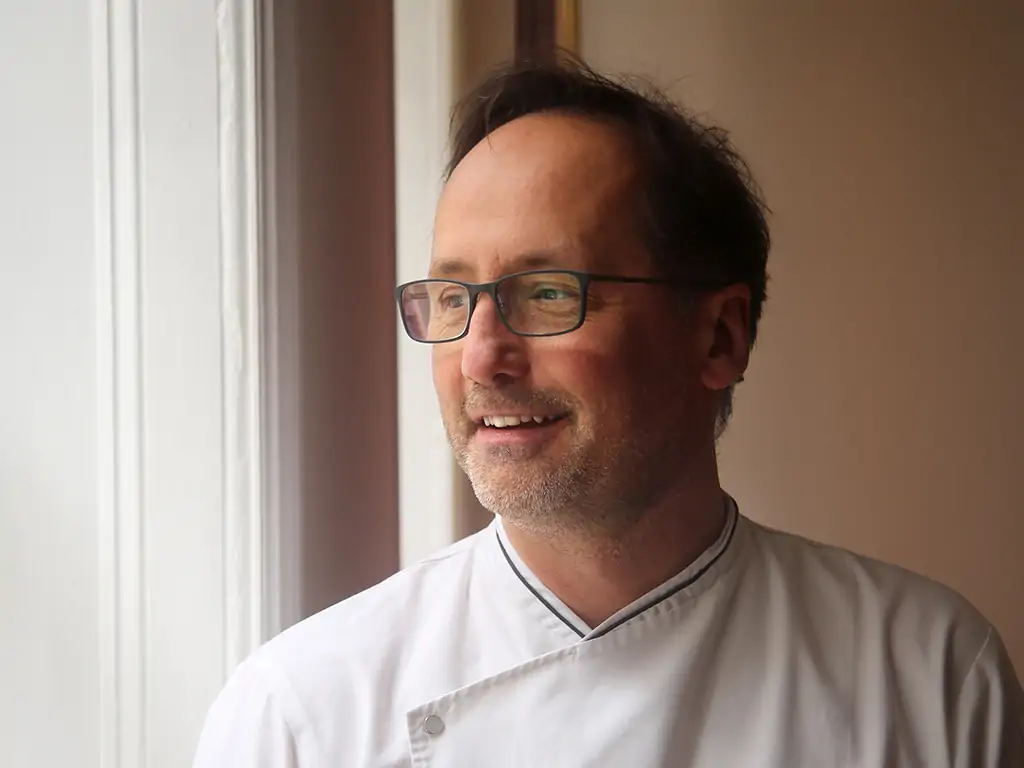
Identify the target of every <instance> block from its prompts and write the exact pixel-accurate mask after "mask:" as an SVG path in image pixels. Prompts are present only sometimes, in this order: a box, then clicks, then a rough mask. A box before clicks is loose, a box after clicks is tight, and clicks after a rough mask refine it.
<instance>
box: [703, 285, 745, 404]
mask: <svg viewBox="0 0 1024 768" xmlns="http://www.w3.org/2000/svg"><path fill="white" fill-rule="evenodd" d="M698 317H699V323H700V331H699V334H698V338H699V342H700V349H699V350H698V351H699V353H700V370H701V381H702V383H703V384H704V386H705V387H707V388H708V389H709V390H712V391H721V390H723V389H726V388H728V387H730V386H732V385H733V384H735V383H736V382H738V381H740V380H741V379H742V378H743V372H744V371H746V369H747V363H749V362H750V288H748V287H747V286H745V285H742V284H738V285H731V286H729V287H728V288H723V289H721V290H719V291H715V292H714V293H711V294H708V295H706V296H705V297H704V298H703V299H702V300H701V302H700V304H699V308H698Z"/></svg>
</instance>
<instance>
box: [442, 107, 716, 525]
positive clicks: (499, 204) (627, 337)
mask: <svg viewBox="0 0 1024 768" xmlns="http://www.w3.org/2000/svg"><path fill="white" fill-rule="evenodd" d="M636 201H637V179H636V174H635V171H634V164H633V162H632V159H631V154H630V151H629V148H628V146H627V144H626V143H625V140H624V139H623V138H622V137H621V136H620V135H619V134H618V133H617V132H616V131H615V130H614V129H613V128H611V127H609V126H605V125H602V124H598V123H595V122H592V121H588V120H585V119H582V118H576V117H569V116H559V115H531V116H528V117H524V118H520V119H518V120H515V121H513V122H511V123H509V124H507V125H505V126H503V127H502V128H500V129H498V130H497V131H495V132H494V133H493V134H492V135H491V136H490V138H489V139H488V140H485V141H483V142H481V143H480V144H479V145H478V146H476V147H475V148H474V149H473V150H472V151H471V152H470V153H469V154H468V155H467V156H466V157H465V159H464V160H463V161H462V162H461V163H460V164H459V166H458V167H457V168H456V170H455V172H454V173H453V175H452V177H451V179H450V181H449V182H448V184H447V186H446V187H445V190H444V192H443V194H442V197H441V201H440V204H439V206H438V210H437V217H436V221H435V234H434V247H433V257H432V260H431V269H430V274H431V276H432V277H449V278H453V279H457V280H464V281H468V282H486V281H491V280H495V279H497V278H499V277H502V276H504V275H508V274H512V273H515V272H520V271H524V270H528V269H559V268H564V269H576V270H582V271H587V272H593V273H601V274H612V275H622V276H652V275H654V274H655V270H654V265H653V263H652V261H651V259H650V257H649V255H648V254H647V253H646V251H645V249H644V247H643V245H642V242H641V239H640V237H639V233H638V219H637V208H638V204H637V202H636ZM692 337H693V334H692V333H691V331H690V323H689V321H688V317H687V313H686V312H685V311H684V308H683V302H682V301H681V300H680V297H679V294H678V292H677V290H676V289H675V288H673V287H672V286H664V285H644V284H620V283H593V284H592V285H591V288H590V292H589V304H588V311H587V317H586V321H585V322H584V323H583V325H582V326H581V327H580V328H579V329H577V330H576V331H573V332H571V333H568V334H565V335H561V336H551V337H542V338H525V337H521V336H517V335H515V334H513V333H512V332H511V331H509V330H508V329H507V328H506V327H505V326H504V325H503V324H502V323H501V320H500V318H499V316H498V313H497V308H496V307H495V305H494V303H493V302H492V301H491V299H490V298H489V297H488V296H485V295H481V297H480V299H479V303H478V305H477V307H476V310H475V312H474V313H473V316H472V321H471V323H470V328H469V333H468V335H467V336H466V337H465V338H463V339H461V340H459V341H454V342H448V343H444V344H438V345H436V346H435V347H434V348H433V371H434V383H435V386H436V388H437V393H438V398H439V401H440V405H441V410H442V417H443V420H444V424H445V428H446V431H447V434H448V439H449V441H450V443H451V446H452V449H453V451H454V453H455V456H456V459H457V460H458V462H459V465H460V466H461V467H462V468H463V470H464V471H465V472H466V473H467V475H468V476H469V478H470V480H471V482H472V484H473V488H474V491H475V492H476V494H477V496H478V498H479V499H480V501H481V503H482V504H483V506H484V507H486V508H488V509H489V510H491V511H492V512H495V513H497V514H500V515H502V516H503V517H505V518H506V519H508V520H509V521H510V522H513V523H515V524H518V525H520V526H521V527H524V528H528V529H532V530H535V531H538V532H541V531H545V532H547V531H551V530H552V529H553V528H560V527H565V526H574V527H578V526H581V525H582V526H588V527H591V528H593V527H595V526H596V527H598V528H600V529H602V530H606V531H614V530H621V529H623V527H625V526H628V525H629V524H630V523H631V522H632V521H634V520H635V519H637V517H638V516H639V515H641V514H642V513H643V510H644V508H645V507H646V506H649V505H650V504H651V503H653V502H655V501H656V500H657V499H658V498H659V497H660V495H662V494H663V493H664V492H665V490H666V489H667V488H668V487H669V486H670V485H671V484H672V483H674V482H678V480H679V477H680V476H681V474H682V473H684V472H685V471H686V469H687V464H688V457H689V456H690V455H691V454H692V452H693V450H694V446H695V445H699V444H702V442H703V444H706V442H707V441H708V440H710V439H712V438H711V437H710V435H711V431H712V430H713V421H714V400H713V398H711V397H709V396H708V393H707V392H706V391H705V390H704V389H703V388H702V387H701V386H700V374H699V359H698V350H697V345H695V344H693V343H692ZM492 416H497V417H503V416H512V417H530V420H529V422H528V423H525V424H519V425H518V426H490V425H488V423H485V422H493V420H492V419H491V418H490V417H492ZM538 419H540V420H541V421H540V423H538ZM503 421H504V420H502V419H499V420H498V423H499V424H501V423H502V422H503ZM512 421H513V422H514V421H516V419H513V420H512Z"/></svg>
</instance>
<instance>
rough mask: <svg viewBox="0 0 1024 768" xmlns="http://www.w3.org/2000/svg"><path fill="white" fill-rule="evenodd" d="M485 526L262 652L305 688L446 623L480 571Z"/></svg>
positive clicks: (298, 627) (300, 626)
mask: <svg viewBox="0 0 1024 768" xmlns="http://www.w3.org/2000/svg"><path fill="white" fill-rule="evenodd" d="M484 535H486V531H485V532H481V533H479V534H476V535H474V536H470V537H469V538H467V539H463V540H462V541H459V542H457V543H456V544H454V545H452V546H450V547H448V548H447V549H444V550H442V551H441V552H438V553H437V554H435V555H432V556H431V557H429V558H427V559H425V560H423V561H421V562H419V563H417V564H415V565H413V566H410V567H408V568H406V569H404V570H402V571H400V572H398V573H396V574H395V575H394V576H391V577H390V578H388V579H386V580H385V581H382V582H381V583H379V584H377V585H375V586H373V587H371V588H369V589H367V590H365V591H363V592H360V593H359V594H356V595H354V596H352V597H350V598H348V599H347V600H343V601H341V602H339V603H337V604H335V605H333V606H331V607H329V608H326V609H325V610H323V611H321V612H319V613H317V614H315V615H313V616H311V617H309V618H307V619H305V620H303V621H301V622H299V623H298V624H296V625H295V626H293V627H291V628H289V629H287V630H285V631H284V632H282V633H281V634H280V635H278V636H277V637H275V638H274V639H272V640H271V641H269V642H268V643H267V644H266V645H264V646H263V647H262V648H261V649H260V650H259V651H258V652H257V654H256V656H257V657H258V658H259V659H260V660H261V661H262V663H264V664H267V665H271V666H274V667H276V668H277V669H279V670H281V672H282V673H283V674H285V675H286V676H287V677H288V678H289V679H291V680H292V681H293V683H294V684H295V685H296V686H297V688H298V689H299V693H300V694H302V693H304V692H305V691H306V690H307V689H308V688H311V687H312V688H315V687H319V686H322V685H325V684H330V682H331V677H332V673H333V674H337V675H339V676H343V675H344V674H345V670H350V669H352V668H353V667H363V666H366V665H374V664H377V663H379V662H380V661H383V660H385V659H387V658H388V657H389V656H391V655H393V654H395V653H396V652H398V651H399V650H400V648H401V646H403V645H406V644H408V643H409V642H411V641H412V640H415V639H421V637H420V636H422V635H423V634H424V633H429V632H431V631H440V630H441V629H442V628H443V626H444V625H445V621H444V619H443V617H444V616H445V615H450V614H451V612H452V611H453V610H454V609H456V608H457V607H459V605H460V601H461V598H462V596H463V595H464V594H465V589H464V588H465V585H466V583H467V582H468V581H469V580H470V579H471V578H472V571H473V562H474V559H475V557H476V556H477V554H478V553H477V548H478V547H477V545H478V544H479V542H480V539H481V537H482V536H484Z"/></svg>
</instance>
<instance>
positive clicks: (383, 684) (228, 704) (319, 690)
mask: <svg viewBox="0 0 1024 768" xmlns="http://www.w3.org/2000/svg"><path fill="white" fill-rule="evenodd" d="M486 533H487V532H486V531H484V532H481V533H480V534H476V535H474V536H471V537H469V538H467V539H464V540H462V541H460V542H458V543H456V544H454V545H453V546H451V547H449V548H447V549H445V550H443V551H441V552H439V553H437V554H436V555H433V556H431V557H429V558H427V559H426V560H423V561H422V562H420V563H417V564H416V565H413V566H411V567H409V568H406V569H404V570H402V571H400V572H399V573H397V574H395V575H394V576H392V577H390V578H389V579H386V580H385V581H383V582H381V583H379V584H377V585H376V586H374V587H371V588H370V589H367V590H366V591H364V592H361V593H359V594H357V595H354V596H353V597H350V598H348V599H347V600H344V601H342V602H340V603H337V604H335V605H333V606H331V607H329V608H327V609H325V610H323V611H321V612H319V613H317V614H315V615H313V616H311V617H309V618H307V619H305V620H303V621H301V622H299V623H298V624H296V625H294V626H293V627H291V628H289V629H287V630H285V631H284V632H282V633H281V634H280V635H278V636H277V637H275V638H273V639H272V640H270V641H269V642H267V643H266V644H264V645H263V646H262V647H261V648H259V649H258V650H257V651H256V652H255V653H253V654H252V656H250V657H249V658H248V659H247V660H246V661H245V662H244V663H243V664H242V665H241V666H240V667H239V668H238V669H237V670H236V671H235V672H234V674H233V675H232V677H231V679H230V680H229V681H228V683H227V685H226V686H225V688H224V690H223V691H222V692H221V694H220V697H219V698H218V700H217V702H216V703H215V704H214V706H213V708H212V709H211V712H210V715H209V716H208V718H207V725H206V728H205V730H204V742H206V743H207V745H208V747H207V751H211V750H213V749H214V748H215V744H216V743H228V742H235V741H236V740H237V741H242V740H245V741H246V742H247V743H255V742H258V740H260V739H265V738H268V736H267V735H266V734H265V733H264V732H263V731H264V729H265V728H266V727H268V725H269V724H272V725H269V727H270V728H271V730H272V731H275V732H278V733H279V734H285V735H287V739H285V736H283V735H278V736H274V738H275V739H276V740H277V741H278V742H281V743H284V742H283V741H282V740H285V741H288V743H289V744H291V745H292V746H291V747H290V748H292V749H294V750H295V751H301V750H300V747H302V746H303V744H305V745H306V747H307V751H309V752H310V753H311V754H322V753H323V752H324V751H325V750H326V751H327V752H328V753H334V752H336V751H337V749H338V746H337V745H338V744H339V743H345V742H347V743H348V747H346V748H347V749H349V750H350V751H351V750H352V749H358V750H362V749H367V748H370V747H369V744H370V740H371V737H372V734H373V733H374V731H375V730H376V729H375V723H377V722H379V721H380V720H381V719H382V718H385V719H386V718H389V717H391V716H392V715H393V714H395V713H397V712H400V711H402V707H403V706H405V704H406V703H405V702H404V701H402V700H400V699H401V688H402V687H401V685H398V684H396V680H395V679H394V678H396V677H397V676H398V675H399V674H400V673H401V672H402V671H403V670H409V669H415V668H417V667H421V666H422V664H420V663H419V661H418V660H414V659H410V658H409V657H410V654H412V653H414V652H419V651H420V650H421V649H423V648H431V647H435V646H438V645H440V644H442V643H443V642H444V641H445V640H446V639H447V638H449V637H450V632H449V629H448V628H449V627H450V619H451V615H452V614H453V612H456V611H458V610H459V609H460V607H461V605H462V603H463V602H464V596H465V594H466V592H467V586H466V585H467V584H468V582H469V581H470V580H471V578H472V571H473V563H474V558H475V557H476V556H477V555H478V552H477V550H478V544H479V542H480V540H481V538H482V537H483V536H485V535H486ZM392 699H394V700H392ZM233 733H234V734H235V736H232V734H233ZM357 735H358V737H357ZM282 748H283V747H282ZM375 749H380V750H384V749H386V746H385V745H380V746H378V747H375ZM345 754H347V753H345ZM360 754H361V753H360ZM351 757H352V759H353V760H354V761H355V762H356V763H358V762H359V759H361V757H359V756H358V755H355V754H354V753H353V754H352V755H351ZM307 763H308V764H316V763H315V762H314V761H312V760H307V761H305V762H300V763H297V764H301V765H303V766H305V765H306V764H307ZM230 764H231V765H234V764H236V763H230ZM237 764H239V765H241V763H237ZM261 764H262V763H261ZM272 764H273V765H274V766H275V768H277V766H278V765H282V766H284V765H288V766H290V765H292V763H286V762H281V763H272Z"/></svg>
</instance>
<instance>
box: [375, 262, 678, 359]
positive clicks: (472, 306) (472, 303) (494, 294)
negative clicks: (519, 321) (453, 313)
mask: <svg viewBox="0 0 1024 768" xmlns="http://www.w3.org/2000/svg"><path fill="white" fill-rule="evenodd" d="M526 275H572V276H573V277H575V278H576V280H577V281H578V282H579V284H580V316H579V319H578V320H577V321H576V323H575V325H573V326H572V327H571V328H567V329H565V330H564V331H550V332H544V333H524V332H522V331H517V330H516V329H515V328H513V327H512V326H511V325H509V322H508V320H507V319H506V318H505V310H504V308H503V307H502V306H501V301H500V300H499V299H498V286H500V285H501V284H502V283H504V282H505V281H506V280H513V279H515V278H517V277H524V276H526ZM427 283H447V284H450V285H461V286H462V287H463V288H465V289H466V291H467V292H468V294H469V312H468V313H467V315H466V327H465V328H463V329H462V333H460V334H459V335H458V336H452V337H451V338H450V339H436V340H430V339H418V338H416V337H415V336H414V335H413V334H412V332H411V331H410V330H409V323H408V322H407V321H406V318H405V310H404V309H403V307H402V293H403V292H404V291H405V289H406V288H408V287H409V286H412V285H424V284H427ZM591 283H627V284H630V283H633V284H643V285H692V284H693V283H692V281H689V280H683V279H678V278H666V277H625V276H623V275H602V274H594V273H593V272H582V271H580V270H576V269H529V270H526V271H524V272H515V273H513V274H511V275H502V276H501V277H499V278H498V279H497V280H492V281H491V282H489V283H467V282H465V281H464V280H452V279H449V278H443V277H431V278H426V279H423V280H410V281H409V282H407V283H402V284H401V285H398V286H396V287H395V301H397V302H398V314H399V316H400V317H401V318H402V326H403V327H404V328H405V333H406V335H407V336H408V337H409V338H410V339H412V340H413V341H416V342H419V343H420V344H447V343H449V342H451V341H458V340H459V339H463V338H465V337H466V334H468V333H469V326H470V322H471V321H472V319H473V312H474V311H475V310H476V305H477V299H478V298H479V297H480V294H482V293H483V294H486V295H488V296H490V297H491V301H493V302H494V306H495V307H496V308H497V310H498V317H499V318H500V319H501V323H502V325H504V326H505V327H506V328H508V330H509V331H510V332H511V333H514V334H515V335H516V336H523V337H526V338H544V337H548V336H564V335H565V334H567V333H572V332H573V331H575V330H578V329H579V328H580V326H582V325H583V323H584V321H585V320H586V319H587V299H588V297H589V295H590V290H589V289H590V284H591Z"/></svg>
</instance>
